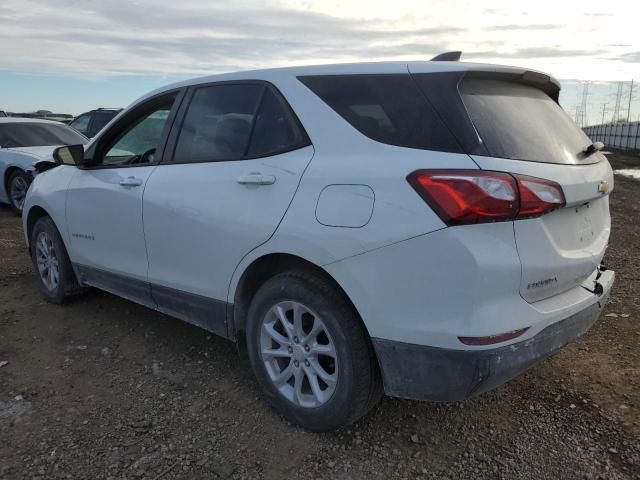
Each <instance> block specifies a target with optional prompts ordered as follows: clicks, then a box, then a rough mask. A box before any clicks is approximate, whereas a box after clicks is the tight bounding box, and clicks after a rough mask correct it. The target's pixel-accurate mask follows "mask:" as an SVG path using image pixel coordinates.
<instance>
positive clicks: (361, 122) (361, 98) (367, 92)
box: [298, 74, 461, 153]
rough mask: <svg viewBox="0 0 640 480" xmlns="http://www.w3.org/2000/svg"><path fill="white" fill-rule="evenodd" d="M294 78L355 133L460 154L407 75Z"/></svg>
mask: <svg viewBox="0 0 640 480" xmlns="http://www.w3.org/2000/svg"><path fill="white" fill-rule="evenodd" d="M298 78H299V80H300V81H301V82H302V83H303V84H304V85H306V86H307V87H308V88H309V89H310V90H311V91H312V92H313V93H315V94H316V95H317V96H318V97H320V98H321V99H322V100H323V101H324V102H325V103H326V104H327V105H329V106H330V107H331V108H332V109H333V110H334V111H335V112H336V113H338V114H339V115H340V116H341V117H342V118H343V119H345V120H346V121H347V122H349V124H351V126H353V127H354V128H356V129H357V130H358V131H359V132H360V133H362V134H363V135H366V136H367V137H369V138H370V139H372V140H375V141H378V142H381V143H386V144H388V145H396V146H400V147H407V148H416V149H422V150H438V151H445V152H456V153H459V152H461V149H460V146H459V145H458V143H457V142H456V140H455V138H454V137H453V135H452V134H451V133H450V132H449V131H448V129H447V127H446V126H445V125H444V124H443V123H442V121H441V120H440V118H439V116H438V114H437V113H436V111H435V110H434V109H433V107H432V106H431V105H430V104H429V102H428V101H427V99H426V98H425V97H424V95H423V94H422V92H420V90H419V89H418V87H417V86H416V84H415V82H414V81H413V79H412V78H411V76H410V75H409V74H406V75H403V74H385V75H317V76H302V77H298Z"/></svg>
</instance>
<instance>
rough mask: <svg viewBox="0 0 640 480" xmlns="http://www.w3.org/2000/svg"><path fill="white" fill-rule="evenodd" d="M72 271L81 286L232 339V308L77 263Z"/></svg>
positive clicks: (231, 305) (217, 302)
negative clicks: (97, 289) (229, 319)
mask: <svg viewBox="0 0 640 480" xmlns="http://www.w3.org/2000/svg"><path fill="white" fill-rule="evenodd" d="M73 268H74V269H75V271H76V274H77V276H78V279H79V281H80V283H81V284H82V285H90V286H92V287H96V288H99V289H100V290H104V291H106V292H109V293H112V294H114V295H117V296H119V297H122V298H125V299H127V300H130V301H132V302H135V303H139V304H140V305H144V306H145V307H148V308H152V309H154V310H157V311H159V312H162V313H165V314H167V315H170V316H172V317H175V318H177V319H179V320H183V321H185V322H187V323H191V324H192V325H195V326H197V327H200V328H203V329H205V330H207V331H209V332H212V333H215V334H216V335H220V336H221V337H224V338H230V339H232V338H233V329H229V328H228V327H227V315H228V313H229V312H231V311H232V307H233V304H230V303H227V302H225V301H222V300H216V299H214V298H209V297H204V296H201V295H195V294H193V293H188V292H183V291H181V290H176V289H173V288H169V287H164V286H162V285H155V284H151V283H148V282H144V281H142V280H136V279H133V278H130V277H127V276H125V275H120V274H117V273H112V272H107V271H105V270H101V269H98V268H94V267H88V266H86V265H79V264H77V263H75V264H73Z"/></svg>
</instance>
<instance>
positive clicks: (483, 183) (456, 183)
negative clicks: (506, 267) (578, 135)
mask: <svg viewBox="0 0 640 480" xmlns="http://www.w3.org/2000/svg"><path fill="white" fill-rule="evenodd" d="M407 181H408V182H409V183H410V184H411V186H412V187H413V188H414V189H415V191H416V192H417V193H418V195H420V196H421V197H422V199H423V200H424V201H425V202H427V204H428V205H429V206H430V207H431V208H432V209H433V210H434V211H435V212H436V214H438V216H439V217H440V218H441V219H442V221H443V222H444V223H446V224H447V225H449V226H451V225H467V224H473V223H487V222H501V221H507V220H516V219H520V218H531V217H536V216H539V215H543V214H545V213H549V212H551V211H552V210H555V209H556V208H560V207H562V206H564V204H565V200H564V194H563V193H562V188H561V187H560V185H558V184H557V183H555V182H551V181H549V180H543V179H540V178H535V177H527V176H523V175H511V174H508V173H504V172H490V171H485V170H417V171H415V172H413V173H411V174H410V175H409V176H408V177H407Z"/></svg>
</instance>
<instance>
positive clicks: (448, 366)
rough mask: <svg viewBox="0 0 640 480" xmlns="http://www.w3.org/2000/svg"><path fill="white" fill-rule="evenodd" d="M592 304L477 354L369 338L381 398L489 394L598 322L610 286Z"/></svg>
mask: <svg viewBox="0 0 640 480" xmlns="http://www.w3.org/2000/svg"><path fill="white" fill-rule="evenodd" d="M603 276H606V277H608V278H607V279H606V280H607V281H606V287H605V288H604V290H603V291H602V292H598V293H600V295H599V296H598V299H597V301H595V302H594V303H592V304H591V305H589V306H588V307H586V308H585V309H583V310H580V311H579V312H577V313H575V314H573V315H571V316H569V317H567V318H565V319H563V320H560V321H558V322H556V323H553V324H552V325H549V326H548V327H546V328H544V329H543V330H542V331H540V332H539V333H538V334H537V335H535V336H533V337H531V338H529V339H527V340H524V341H521V342H518V343H513V344H511V345H506V346H503V347H499V348H494V349H488V350H487V349H483V350H452V349H445V348H438V347H429V346H422V345H414V344H410V343H403V342H396V341H392V340H384V339H379V338H373V339H372V340H373V345H374V348H375V351H376V354H377V357H378V362H379V364H380V368H381V370H382V376H383V381H384V389H385V393H386V394H387V395H389V396H392V397H401V398H409V399H414V400H432V401H458V400H464V399H466V398H469V397H472V396H475V395H478V394H480V393H483V392H486V391H489V390H492V389H494V388H496V387H498V386H500V385H501V384H503V383H505V382H507V381H509V380H511V379H512V378H514V377H515V376H517V375H519V374H520V373H522V372H524V371H525V370H527V369H528V368H530V367H532V366H533V365H535V364H536V363H538V362H540V361H542V360H544V359H545V358H547V357H548V356H550V355H552V354H553V353H555V352H557V351H558V350H560V349H561V348H562V347H564V346H565V345H566V344H568V343H569V342H571V341H572V340H574V339H576V338H578V337H579V336H581V335H582V334H583V333H585V332H586V331H587V330H588V329H589V328H590V327H591V326H592V325H593V324H594V323H595V321H596V320H597V319H598V317H599V316H600V312H601V311H602V308H603V307H604V305H605V303H606V301H607V299H608V296H609V291H610V289H611V285H612V284H613V279H614V273H613V272H612V271H607V272H605V274H603Z"/></svg>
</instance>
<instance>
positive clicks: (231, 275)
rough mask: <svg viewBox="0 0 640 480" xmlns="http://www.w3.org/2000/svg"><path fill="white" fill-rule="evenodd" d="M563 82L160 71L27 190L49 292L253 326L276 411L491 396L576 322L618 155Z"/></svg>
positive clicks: (228, 328)
mask: <svg viewBox="0 0 640 480" xmlns="http://www.w3.org/2000/svg"><path fill="white" fill-rule="evenodd" d="M559 89H560V87H559V84H558V82H557V81H556V80H554V79H552V78H550V77H549V76H547V75H544V74H541V73H538V72H532V71H525V70H522V69H517V68H507V67H497V66H489V65H475V64H464V63H455V62H424V63H411V64H408V65H407V64H406V63H384V64H356V65H334V66H319V67H300V68H286V69H273V70H264V71H253V72H242V73H233V74H228V75H219V76H213V77H207V78H201V79H196V80H190V81H186V82H183V83H178V84H174V85H171V86H169V87H166V88H162V89H160V90H156V91H154V92H152V93H150V94H149V95H147V96H145V97H144V98H142V99H140V100H138V101H136V102H135V103H134V104H132V105H131V106H130V107H128V108H126V109H125V110H124V111H123V112H121V113H120V114H119V115H118V116H117V117H116V118H115V119H114V120H113V121H112V122H111V124H110V125H109V126H107V127H106V128H105V129H104V130H102V131H101V132H100V134H99V135H98V136H97V137H96V138H95V139H93V140H92V141H91V142H90V143H89V144H88V145H87V147H86V149H83V148H82V147H81V146H71V147H62V148H60V149H58V150H57V151H56V154H55V158H56V160H57V163H43V164H40V165H39V170H40V171H41V172H43V173H40V174H38V175H37V176H36V178H35V181H34V183H33V185H32V187H31V189H30V190H29V193H28V196H27V199H26V202H25V206H24V208H25V214H24V216H23V218H24V231H25V235H26V240H27V243H28V245H29V249H30V252H31V255H32V257H33V262H34V264H35V266H36V268H37V271H38V272H39V278H40V282H41V284H42V290H43V292H44V295H45V296H46V298H47V299H49V300H50V301H53V302H56V303H59V302H62V301H64V300H65V299H67V298H68V297H69V296H71V295H73V294H74V293H76V292H78V291H80V290H82V288H83V287H86V286H94V287H97V288H100V289H103V290H106V291H109V292H112V293H114V294H116V295H120V296H122V297H125V298H127V299H130V300H132V301H134V302H138V303H140V304H142V305H146V306H148V307H150V308H154V309H156V310H159V311H161V312H164V313H167V314H169V315H173V316H175V317H177V318H180V319H183V320H186V321H188V322H191V323H194V324H196V325H198V326H200V327H202V328H204V329H206V330H209V331H211V332H214V333H216V334H219V335H222V336H224V337H227V338H229V339H230V340H232V341H235V342H239V343H241V344H243V345H244V344H245V342H246V348H247V350H248V355H249V358H250V361H251V365H252V367H253V369H254V371H255V374H256V377H257V379H258V382H259V383H260V385H261V387H262V388H263V389H264V392H265V396H266V397H267V398H268V399H269V400H270V401H271V402H272V403H273V404H274V405H275V406H276V407H277V409H278V410H279V411H280V412H281V413H282V414H283V415H284V416H285V417H287V418H288V419H290V420H292V421H293V422H295V423H297V424H299V425H302V426H304V427H306V428H309V429H311V430H331V429H335V428H338V427H341V426H343V425H345V424H348V423H349V422H352V421H354V420H356V419H358V418H359V417H361V416H362V415H363V414H365V413H366V412H367V410H368V409H369V408H371V407H372V406H373V405H374V404H375V402H376V401H377V400H378V399H379V398H380V396H381V394H382V391H383V388H384V392H385V393H386V394H387V395H391V396H396V397H404V398H412V399H421V400H437V401H452V400H461V399H465V398H468V397H470V396H473V395H476V394H479V393H481V392H485V391H487V390H489V389H492V388H494V387H496V386H498V385H500V384H502V383H503V382H505V381H507V380H509V379H510V378H512V377H514V376H515V375H517V374H518V373H520V372H522V371H524V370H525V369H526V368H528V367H530V366H532V365H533V364H535V363H536V362H538V361H540V360H541V359H543V358H545V357H547V356H548V355H550V354H551V353H553V352H555V351H557V350H558V349H559V348H561V347H562V346H564V345H565V344H566V343H567V342H569V341H571V340H573V339H575V338H576V337H578V336H579V335H581V334H582V333H584V332H585V331H586V330H587V329H588V328H589V327H590V326H591V325H592V324H593V323H594V322H595V320H596V319H597V317H598V315H599V313H600V311H601V309H602V307H603V305H604V302H605V301H606V299H607V297H608V294H609V290H610V288H611V286H612V284H613V280H614V273H613V272H612V271H607V270H606V269H605V268H603V267H602V266H601V260H602V257H603V255H604V252H605V248H606V246H607V241H608V238H609V231H610V217H609V198H608V194H609V192H610V190H611V188H612V185H613V176H612V171H611V168H610V166H609V163H608V162H607V160H606V159H605V157H604V156H603V155H602V154H601V153H600V152H599V151H598V147H599V145H593V144H592V143H591V141H590V140H589V139H588V137H587V136H585V135H584V133H583V132H582V131H581V130H580V129H578V128H577V127H576V126H575V125H574V124H573V123H572V121H571V120H570V119H569V117H568V116H567V115H566V114H565V113H564V112H563V110H562V109H561V108H560V107H559V106H558V103H557V101H558V92H559Z"/></svg>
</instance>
